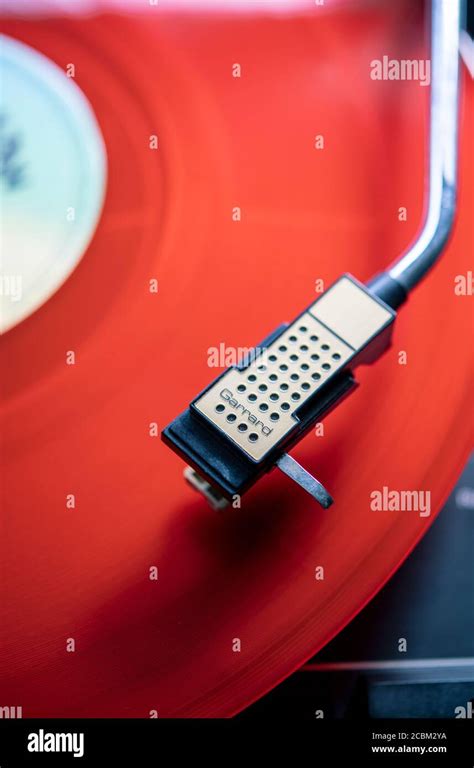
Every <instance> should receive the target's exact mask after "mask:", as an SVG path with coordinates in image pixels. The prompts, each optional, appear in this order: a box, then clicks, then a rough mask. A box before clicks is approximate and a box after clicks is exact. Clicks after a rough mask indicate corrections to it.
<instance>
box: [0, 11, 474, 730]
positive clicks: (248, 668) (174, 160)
mask: <svg viewBox="0 0 474 768" xmlns="http://www.w3.org/2000/svg"><path fill="white" fill-rule="evenodd" d="M395 5H396V6H397V7H396V8H395V7H392V8H391V9H390V8H380V9H379V10H378V11H377V10H375V11H374V9H373V8H371V9H370V10H367V11H363V12H362V11H353V12H350V11H348V10H345V11H341V12H340V13H336V14H330V13H329V14H324V15H322V14H321V15H318V14H317V13H316V12H314V13H312V14H308V15H306V16H303V17H301V18H295V19H291V18H270V17H258V18H247V17H244V16H239V17H232V16H225V17H222V18H219V17H217V16H211V15H205V16H202V17H199V16H197V15H184V14H183V15H175V16H173V15H169V14H168V15H164V16H159V17H157V18H156V19H154V18H151V17H150V16H147V17H146V18H142V19H140V18H138V17H120V16H114V15H109V16H100V17H97V18H89V19H58V18H56V19H43V20H40V21H36V22H31V21H27V20H23V21H14V20H9V21H7V23H6V24H5V25H4V29H5V31H6V32H7V34H10V35H12V36H13V37H16V38H18V39H20V40H23V41H25V42H27V43H28V44H30V45H32V46H33V47H35V48H37V49H38V50H40V51H42V52H44V53H45V54H46V55H48V56H49V57H51V58H52V59H53V60H54V61H56V62H57V63H58V64H59V65H60V66H63V67H65V66H66V65H67V63H69V62H74V63H75V66H76V73H77V78H76V79H77V82H78V84H79V85H80V87H81V88H82V89H83V90H84V92H85V93H86V95H87V96H88V98H89V99H90V101H91V103H92V105H93V107H94V109H95V111H96V114H97V117H98V119H99V122H100V125H101V128H102V131H103V134H104V137H105V141H106V145H107V151H108V162H109V183H108V191H107V199H106V204H105V209H104V213H103V216H102V220H101V222H100V224H99V228H98V231H97V233H96V235H95V238H94V240H93V243H92V245H91V247H90V248H89V250H88V252H87V254H86V255H85V257H84V259H83V260H82V262H81V263H80V265H79V266H78V268H77V269H76V271H75V272H74V274H73V275H72V276H71V278H70V279H69V280H68V281H67V282H66V284H65V285H64V286H63V287H62V288H61V289H60V290H59V292H58V293H57V294H56V295H55V296H54V297H53V298H52V299H51V300H50V301H48V302H47V303H46V304H45V305H44V306H43V307H42V308H41V309H40V310H39V311H37V312H36V313H35V314H34V315H33V316H32V317H30V318H29V319H27V320H26V321H25V322H23V323H22V324H21V325H19V326H18V327H16V328H15V329H13V330H12V331H10V332H9V333H8V334H6V336H5V337H4V338H3V339H2V357H3V360H4V374H3V391H4V421H3V423H4V427H3V434H4V441H3V442H4V450H3V458H2V474H3V477H4V499H5V508H6V514H5V522H4V532H3V534H2V540H1V549H2V560H3V568H4V576H3V578H2V583H1V587H0V589H1V603H2V606H3V608H2V614H3V619H2V627H1V631H2V634H3V639H2V644H3V651H2V659H1V694H2V695H1V701H0V704H1V705H2V706H3V705H6V704H9V705H10V704H11V705H21V706H22V707H23V716H24V717H31V716H44V715H46V716H81V715H82V716H100V717H102V716H125V717H128V716H131V717H148V716H149V712H150V710H154V709H155V710H157V711H158V712H159V715H160V716H164V717H166V716H176V715H184V716H221V715H225V716H227V715H230V714H233V713H235V712H236V711H238V710H240V709H242V708H243V707H245V706H246V705H247V704H248V703H250V702H251V701H252V700H254V699H256V698H257V697H259V696H261V695H262V694H263V693H264V692H265V691H267V690H268V689H270V688H271V687H273V686H274V685H276V684H277V683H278V682H279V681H280V680H281V679H282V678H283V677H285V676H286V675H288V674H290V673H291V672H292V671H293V670H295V669H296V668H297V667H298V666H300V665H301V664H302V663H303V662H304V661H305V660H307V659H308V658H309V657H310V656H311V655H312V654H313V653H314V652H315V651H316V650H317V649H318V648H320V647H321V646H322V645H323V644H324V643H326V642H327V641H328V640H329V639H330V638H331V637H332V636H334V634H335V633H337V632H338V630H340V629H341V628H342V627H343V626H344V625H345V624H347V622H348V621H350V619H351V617H353V616H354V615H355V614H356V613H357V612H358V611H359V610H360V609H361V607H362V606H363V605H364V604H365V603H366V602H367V601H368V600H369V599H370V598H371V597H372V596H373V595H374V593H375V592H376V591H377V590H378V589H379V588H380V587H381V586H382V585H383V583H384V582H385V581H386V580H387V579H388V578H389V577H390V575H391V574H392V573H393V572H394V570H395V569H396V568H397V567H398V566H399V564H400V563H401V562H402V561H403V559H404V558H405V557H406V555H407V554H408V552H409V551H410V550H411V549H412V548H413V546H414V545H415V543H416V542H417V540H418V539H419V538H420V537H421V536H422V535H423V533H424V532H425V531H426V530H427V528H428V527H429V525H430V523H431V521H432V519H433V517H434V514H435V512H436V511H438V510H439V508H440V505H441V504H442V502H443V500H444V499H445V498H446V496H447V494H448V493H449V491H450V489H451V488H452V486H453V484H454V482H455V480H456V478H457V476H458V474H459V472H460V470H461V468H462V466H463V463H464V461H465V460H466V458H467V456H468V453H469V450H470V448H471V447H472V423H471V419H470V410H469V409H470V403H471V397H470V392H469V384H470V380H469V373H470V368H471V367H472V351H471V346H472V343H471V341H472V336H471V341H470V335H471V334H472V314H471V312H472V310H471V307H472V298H469V297H468V296H456V295H455V293H454V279H455V276H456V275H458V274H465V273H466V272H467V270H468V269H469V268H472V262H471V263H470V259H471V256H472V244H473V234H472V209H473V192H472V190H473V166H472V159H473V149H472V141H471V140H470V138H469V137H472V135H473V126H472V103H473V97H474V93H473V84H472V81H471V80H469V78H468V76H467V75H466V73H465V72H463V78H462V79H463V98H462V124H461V125H462V128H461V135H462V141H461V154H460V158H461V180H460V207H459V215H458V221H457V225H456V230H455V235H454V238H453V240H452V242H451V244H450V246H449V248H448V250H447V252H446V255H445V257H444V259H443V261H442V262H441V263H440V264H439V266H437V267H436V268H435V270H434V271H433V273H432V275H431V276H430V278H429V279H428V280H427V281H426V282H425V283H424V284H423V285H422V286H421V287H420V288H419V289H417V290H416V292H415V293H414V294H413V296H412V298H411V299H410V302H409V304H408V305H407V306H406V307H405V308H404V309H403V311H402V313H401V315H400V318H399V320H398V323H397V328H396V331H395V337H394V344H393V347H392V349H391V351H389V353H388V354H386V355H385V357H384V358H383V359H382V360H381V361H380V362H379V363H378V364H377V365H376V366H374V367H372V368H370V369H369V368H367V369H363V370H360V371H359V373H358V379H359V380H360V382H361V386H360V388H359V389H358V390H357V392H356V393H355V394H353V395H352V396H351V397H350V398H349V400H348V401H347V402H346V403H344V404H343V405H342V406H341V407H340V408H339V409H337V411H336V412H334V413H333V414H332V415H331V416H330V417H329V418H328V419H327V421H326V422H325V434H324V437H316V436H314V435H313V436H311V435H310V436H308V437H307V438H306V439H305V440H304V441H303V443H301V444H300V445H299V446H298V448H297V450H295V452H294V455H295V457H296V458H298V460H300V461H301V462H302V463H303V464H304V465H305V466H306V467H307V468H308V469H309V470H311V471H314V472H315V473H316V475H317V476H318V477H319V478H320V479H321V480H322V481H323V482H324V483H325V484H326V485H327V487H328V488H329V490H330V491H331V493H332V495H333V496H334V497H335V499H336V502H335V504H334V506H333V507H332V508H331V509H330V510H328V511H326V512H324V511H322V510H321V509H320V508H318V507H317V506H316V505H315V504H313V503H312V502H311V500H309V499H308V498H307V497H306V496H305V494H304V493H303V492H302V491H300V490H299V489H298V488H296V487H293V485H292V484H291V483H290V481H289V480H287V479H286V478H284V477H283V476H282V475H280V474H279V473H278V472H273V473H272V474H271V475H269V476H267V477H266V478H265V479H264V480H263V481H262V482H261V483H259V484H258V486H257V487H255V488H254V489H253V490H252V491H251V492H250V493H249V494H248V495H247V496H246V497H244V499H243V504H242V509H240V510H238V509H236V510H230V511H229V512H227V513H225V514H216V513H214V512H212V511H210V509H209V508H208V507H207V506H206V504H205V503H204V501H201V500H200V498H199V497H198V495H196V494H195V493H194V492H193V491H192V490H191V489H190V488H189V487H188V486H187V485H185V483H184V482H183V480H182V470H183V463H182V462H181V461H180V459H178V457H177V456H175V455H174V454H173V453H172V452H171V451H170V450H169V449H168V448H166V447H165V446H164V445H163V444H162V443H161V442H160V440H159V438H152V437H150V436H149V424H150V422H157V424H158V426H159V428H160V429H161V428H162V427H163V426H164V425H165V424H166V423H168V422H169V421H170V420H171V419H172V418H173V417H174V416H175V415H176V414H177V413H178V412H179V411H180V410H182V409H183V408H184V407H185V406H186V404H187V403H188V402H189V400H190V399H191V398H192V397H193V396H194V395H195V394H196V393H197V392H198V391H199V390H200V389H201V388H203V387H204V386H205V385H206V384H207V383H208V382H209V381H210V380H211V378H212V377H214V376H215V374H216V370H215V369H209V367H208V366H207V350H208V348H209V347H211V346H217V345H218V344H219V343H220V342H224V343H225V344H227V345H231V346H249V345H251V344H253V343H257V342H258V341H259V340H260V339H261V338H263V337H264V336H265V335H266V334H267V333H268V332H269V331H271V330H272V329H273V328H274V327H275V326H277V325H278V324H279V323H280V322H282V321H284V320H289V319H291V318H292V317H293V316H294V315H295V314H296V313H298V312H299V311H300V310H301V308H302V307H304V306H306V305H307V304H308V303H309V302H310V301H312V299H313V298H314V297H315V290H314V285H315V280H317V279H319V278H322V279H324V280H325V281H326V283H327V284H328V283H329V282H330V281H332V280H334V279H335V278H336V277H338V276H339V274H340V273H341V272H344V271H350V272H352V273H353V274H354V275H355V276H356V277H358V278H359V279H362V280H365V279H367V278H368V277H370V276H371V274H373V273H374V272H376V271H378V270H379V269H380V268H382V267H384V266H385V265H386V264H387V263H388V262H390V261H391V260H392V259H393V258H394V257H395V256H396V255H397V254H398V253H399V252H400V251H401V250H402V249H403V248H404V247H405V246H406V245H407V244H408V243H409V241H410V240H411V239H412V238H413V237H414V235H415V233H416V230H417V228H418V226H419V223H420V220H421V215H422V200H423V153H424V148H425V139H426V106H427V104H426V100H427V89H425V88H421V87H420V86H419V85H418V84H417V83H406V82H405V83H402V82H398V83H395V82H390V83H387V82H384V83H376V82H373V81H371V80H370V78H369V76H368V63H369V62H370V60H371V59H373V58H376V57H379V56H381V55H383V54H384V53H389V54H390V55H394V56H396V55H399V56H402V57H405V58H413V57H416V58H419V57H420V56H421V55H423V48H422V47H421V44H420V41H421V40H422V37H423V35H422V21H421V18H420V17H419V16H418V14H417V13H416V12H414V11H413V10H412V9H413V6H414V4H413V3H399V4H393V6H395ZM236 62H238V63H240V64H241V67H242V76H241V78H240V79H236V78H233V77H232V65H233V64H234V63H236ZM151 134H157V135H158V136H159V150H158V151H156V152H154V151H151V150H150V149H149V136H150V135H151ZM316 134H323V135H324V137H325V149H324V151H317V150H315V149H314V137H315V135H316ZM234 206H240V207H241V210H242V220H241V221H240V222H234V221H233V220H232V208H233V207H234ZM400 206H406V207H407V209H408V220H407V222H400V221H399V220H398V215H397V213H398V208H399V207H400ZM151 278H157V279H158V280H159V292H158V294H157V295H155V294H150V293H149V291H148V283H149V280H150V279H151ZM67 350H74V351H75V352H76V358H77V362H76V365H75V366H67V365H66V364H65V359H66V351H67ZM400 351H406V353H407V364H406V365H400V364H399V357H398V355H399V352H400ZM383 486H388V487H389V488H393V489H424V490H430V491H431V496H432V507H433V512H432V515H431V516H430V517H427V518H422V517H420V516H419V515H418V514H416V513H413V512H373V511H371V510H370V506H369V500H370V493H371V491H373V490H374V489H380V488H382V487H383ZM70 493H73V494H75V496H76V508H75V509H74V510H71V509H67V508H66V495H67V494H70ZM454 556H455V553H453V557H454ZM321 565H322V566H324V569H325V579H324V581H317V580H315V577H314V573H315V568H316V567H317V566H321ZM151 566H157V567H158V569H159V578H158V581H150V579H149V568H150V567H151ZM433 599H436V595H433ZM68 638H74V639H75V642H76V650H75V652H74V653H68V652H66V642H67V639H68ZM234 638H240V640H241V652H240V653H234V652H233V650H232V643H233V639H234ZM394 642H395V640H394Z"/></svg>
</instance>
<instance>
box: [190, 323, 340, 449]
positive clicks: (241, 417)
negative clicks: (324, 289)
mask: <svg viewBox="0 0 474 768" xmlns="http://www.w3.org/2000/svg"><path fill="white" fill-rule="evenodd" d="M353 355H354V349H352V348H351V347H350V346H349V345H347V344H345V343H344V342H343V341H341V340H340V339H339V338H338V336H336V335H335V334H333V333H331V331H329V330H328V329H327V328H326V327H325V326H324V325H322V324H321V323H320V322H318V320H316V318H315V317H313V315H311V314H310V313H309V312H307V313H306V314H304V315H303V316H302V317H300V318H299V319H298V320H297V321H296V322H295V323H293V324H292V325H291V326H289V327H288V328H287V329H286V331H285V332H284V333H283V334H282V335H281V336H280V337H279V338H278V339H277V340H276V341H275V342H273V344H271V345H270V346H269V347H268V348H267V350H266V352H265V354H264V355H261V356H260V357H258V358H257V360H255V361H254V362H253V363H252V364H251V365H250V366H249V367H248V368H246V369H245V370H244V371H239V370H237V369H230V370H229V371H228V372H227V373H226V374H225V375H224V376H222V377H221V378H220V379H219V381H218V382H216V384H214V386H212V387H211V388H210V389H209V390H208V391H207V392H206V393H205V394H204V395H202V397H200V398H199V399H198V400H196V401H195V403H194V406H195V407H196V408H197V410H198V411H199V412H200V413H202V414H203V415H204V416H205V417H206V418H207V419H209V420H210V421H211V422H212V423H213V424H214V425H215V426H216V427H218V428H219V429H221V430H222V431H223V432H224V433H225V434H226V435H227V436H228V437H229V438H230V439H231V440H233V441H234V442H235V443H236V444H237V445H238V446H239V447H240V448H241V449H242V450H243V451H245V453H247V454H248V455H249V456H250V457H251V458H252V459H254V460H255V461H260V460H261V459H263V458H264V457H265V455H266V454H267V453H268V451H270V450H271V449H272V448H273V447H274V446H275V445H276V444H277V443H278V442H279V441H280V440H281V439H282V438H283V437H284V436H285V435H286V434H287V433H288V432H290V431H291V430H292V429H293V428H294V426H295V424H296V422H297V418H296V416H295V411H296V410H297V409H298V408H299V407H300V406H301V405H302V404H303V403H304V402H306V400H308V398H309V397H311V395H313V394H314V393H315V392H316V391H317V390H318V389H319V388H320V387H321V386H322V385H323V384H324V383H325V381H327V379H328V378H329V377H331V376H333V375H334V374H335V373H336V372H337V371H338V370H340V369H341V368H342V367H343V366H344V365H345V364H346V363H347V362H348V360H350V358H351V357H352V356H353Z"/></svg>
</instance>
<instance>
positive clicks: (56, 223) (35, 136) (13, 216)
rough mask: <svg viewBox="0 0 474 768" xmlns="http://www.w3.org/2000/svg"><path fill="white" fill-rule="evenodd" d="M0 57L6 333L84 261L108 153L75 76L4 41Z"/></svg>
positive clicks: (0, 324) (1, 313)
mask: <svg viewBox="0 0 474 768" xmlns="http://www.w3.org/2000/svg"><path fill="white" fill-rule="evenodd" d="M0 60H1V67H2V71H3V73H4V77H3V84H2V91H3V99H2V108H1V112H0V155H1V160H0V174H1V186H2V257H1V277H0V300H1V305H0V307H1V310H0V318H1V319H0V330H1V331H2V332H3V331H6V330H8V329H9V328H11V327H12V326H14V325H16V324H17V323H18V322H20V321H21V320H23V318H25V317H27V316H28V315H30V314H31V313H32V312H33V311H34V310H35V309H37V308H38V307H40V306H41V305H42V304H43V303H44V302H45V301H46V300H47V299H48V298H49V297H50V296H51V295H52V294H53V293H54V292H55V291H56V290H57V288H58V287H59V286H60V285H61V284H62V283H63V282H64V280H65V279H66V278H67V277H68V275H69V274H70V273H71V272H72V270H73V269H74V268H75V266H76V265H77V263H78V262H79V261H80V259H81V257H82V255H83V253H84V251H85V249H86V247H87V245H88V244H89V241H90V239H91V237H92V234H93V232H94V229H95V227H96V224H97V221H98V218H99V215H100V211H101V208H102V203H103V199H104V192H105V180H106V156H105V149H104V143H103V141H102V136H101V133H100V129H99V126H98V124H97V121H96V119H95V117H94V114H93V112H92V109H91V107H90V105H89V103H88V101H87V99H86V98H85V96H84V94H83V93H82V91H81V90H80V89H79V87H78V86H77V85H76V83H75V82H74V78H73V77H72V76H68V73H66V71H63V70H61V69H60V68H59V67H58V66H56V65H55V64H53V63H52V62H51V61H49V59H47V58H46V57H45V56H43V55H42V54H39V53H37V52H36V51H34V50H33V49H32V48H30V47H29V46H26V45H24V44H22V43H19V42H17V41H15V40H12V39H10V38H7V37H4V36H2V42H1V48H0ZM71 67H73V65H71ZM73 74H74V70H73V68H71V69H70V71H69V75H73Z"/></svg>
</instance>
